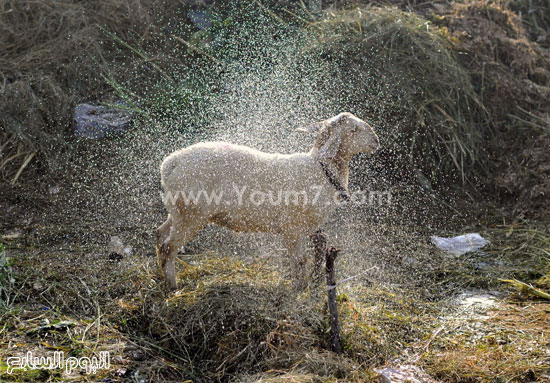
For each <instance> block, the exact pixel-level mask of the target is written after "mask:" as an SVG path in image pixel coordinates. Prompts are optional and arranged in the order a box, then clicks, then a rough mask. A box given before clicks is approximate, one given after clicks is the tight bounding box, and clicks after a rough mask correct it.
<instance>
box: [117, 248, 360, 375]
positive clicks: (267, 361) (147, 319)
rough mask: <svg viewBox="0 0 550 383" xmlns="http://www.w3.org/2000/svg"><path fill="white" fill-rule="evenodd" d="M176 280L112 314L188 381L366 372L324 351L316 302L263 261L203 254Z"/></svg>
mask: <svg viewBox="0 0 550 383" xmlns="http://www.w3.org/2000/svg"><path fill="white" fill-rule="evenodd" d="M179 278H181V282H182V286H181V290H179V291H178V292H177V293H176V294H175V295H173V296H170V297H169V298H168V299H166V297H164V296H163V293H162V291H161V290H158V289H156V288H155V289H153V290H151V288H150V286H149V287H144V288H143V289H140V291H139V292H138V293H137V294H136V295H135V296H128V297H127V298H125V299H124V300H123V301H121V308H122V309H123V312H122V313H121V314H120V315H121V316H122V317H123V318H124V323H126V329H125V331H126V332H128V333H131V334H136V336H137V337H138V338H136V339H141V342H146V343H145V344H153V343H154V344H155V347H156V348H157V349H158V350H159V351H161V352H163V353H165V354H166V355H167V357H169V358H170V359H173V360H177V361H178V363H180V365H181V366H184V368H185V369H186V371H185V375H186V376H187V377H188V378H193V379H196V378H199V379H206V380H208V381H214V380H215V381H223V380H226V379H228V378H230V377H232V378H233V379H234V378H235V377H236V376H240V377H241V378H242V379H243V380H245V381H250V380H255V379H256V377H260V376H261V377H263V378H265V377H266V375H265V372H268V376H269V374H272V375H273V377H276V376H278V375H281V373H283V371H286V372H287V374H291V375H297V376H304V375H305V376H308V375H309V376H315V377H316V378H317V379H320V378H323V379H327V378H328V377H339V378H346V379H350V380H351V379H352V378H353V379H356V380H357V381H360V377H361V376H363V375H364V374H367V373H368V370H366V369H364V370H363V371H359V369H358V365H357V364H356V363H353V362H352V361H351V360H349V359H347V358H346V357H338V356H336V355H334V354H332V353H331V352H329V351H327V350H326V349H327V347H328V341H329V336H328V332H327V328H328V327H327V323H325V319H326V318H324V316H323V314H322V312H321V310H320V309H319V307H316V304H315V302H313V301H309V300H307V299H303V298H300V297H297V296H296V294H295V293H294V292H293V291H292V288H291V286H290V283H288V282H287V281H285V280H284V279H282V278H281V277H280V276H279V275H278V273H276V272H274V271H271V270H269V269H267V268H265V266H264V265H260V264H253V265H249V266H247V265H245V264H244V263H242V262H240V261H236V260H232V259H228V258H220V257H218V256H216V255H215V254H209V255H207V256H206V257H204V258H203V257H200V258H199V259H198V260H197V261H194V262H192V263H189V264H185V265H184V270H183V272H181V273H180V275H179ZM254 374H258V375H257V376H256V377H255V375H254Z"/></svg>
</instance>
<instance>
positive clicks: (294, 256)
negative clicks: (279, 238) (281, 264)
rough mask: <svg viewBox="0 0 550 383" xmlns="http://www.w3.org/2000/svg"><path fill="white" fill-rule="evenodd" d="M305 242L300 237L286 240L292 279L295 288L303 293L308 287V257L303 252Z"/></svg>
mask: <svg viewBox="0 0 550 383" xmlns="http://www.w3.org/2000/svg"><path fill="white" fill-rule="evenodd" d="M303 244H304V241H303V240H302V239H301V238H299V237H287V238H285V245H286V248H287V249H288V256H289V258H290V277H291V279H292V283H293V285H294V288H295V289H296V290H297V291H302V290H304V289H305V288H306V286H307V280H306V264H307V256H306V254H305V253H304V251H303Z"/></svg>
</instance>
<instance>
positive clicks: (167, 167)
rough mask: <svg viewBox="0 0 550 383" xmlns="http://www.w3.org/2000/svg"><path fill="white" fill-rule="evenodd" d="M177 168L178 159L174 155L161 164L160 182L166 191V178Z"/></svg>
mask: <svg viewBox="0 0 550 383" xmlns="http://www.w3.org/2000/svg"><path fill="white" fill-rule="evenodd" d="M175 168H176V159H175V158H174V157H173V156H169V157H167V158H166V159H165V160H164V161H162V164H161V165H160V184H161V185H162V189H163V190H165V191H166V188H165V183H166V180H167V179H168V178H169V177H170V174H171V173H172V172H173V171H174V169H175Z"/></svg>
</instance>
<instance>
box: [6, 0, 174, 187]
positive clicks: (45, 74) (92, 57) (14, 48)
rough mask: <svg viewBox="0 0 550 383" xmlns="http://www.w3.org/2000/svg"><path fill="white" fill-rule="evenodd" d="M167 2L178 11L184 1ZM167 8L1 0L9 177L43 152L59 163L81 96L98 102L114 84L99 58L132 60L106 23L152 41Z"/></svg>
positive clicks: (129, 2)
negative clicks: (153, 30) (155, 24)
mask: <svg viewBox="0 0 550 383" xmlns="http://www.w3.org/2000/svg"><path fill="white" fill-rule="evenodd" d="M163 7H164V10H165V11H166V12H167V14H170V13H173V12H174V11H175V9H177V7H178V5H177V4H176V5H171V6H169V5H165V6H163ZM160 9H161V6H160V5H157V4H155V2H153V1H147V0H125V1H111V0H101V1H72V0H61V1H57V0H55V1H54V0H45V1H42V0H25V1H19V0H1V1H0V34H1V35H2V39H1V40H0V51H1V52H2V56H1V57H0V109H1V110H2V115H1V116H0V147H1V148H2V150H0V176H1V177H2V179H4V180H9V181H16V180H17V177H18V176H19V175H20V172H19V170H23V169H24V167H25V166H26V165H28V162H29V160H30V159H29V156H30V155H32V153H36V152H40V153H41V157H40V158H41V159H42V160H44V159H47V160H48V161H49V162H50V165H53V168H55V165H56V164H55V163H51V162H52V161H54V160H55V159H56V158H57V160H61V159H62V156H60V155H59V154H60V153H59V152H60V151H61V152H62V151H63V149H64V145H65V143H66V141H67V136H68V133H70V132H71V127H72V108H73V107H74V105H75V103H77V102H79V101H96V100H98V99H99V98H100V97H101V95H102V94H104V93H105V91H106V90H107V87H106V85H105V83H104V81H103V80H102V79H101V78H98V74H99V73H98V72H99V67H98V63H97V62H96V59H98V57H103V59H104V60H106V61H108V62H111V61H117V62H119V63H120V62H123V61H125V60H126V58H125V54H124V51H123V50H121V49H118V50H116V49H113V48H112V44H109V43H108V42H107V40H108V38H106V36H105V35H104V34H103V33H102V32H101V28H104V29H105V30H108V31H110V32H112V33H115V34H116V35H118V36H119V37H120V38H123V39H125V40H126V41H140V42H141V43H144V42H145V41H146V40H147V39H150V38H151V34H152V33H151V30H150V28H151V27H150V26H151V25H152V24H153V19H154V18H155V14H156V13H157V12H158V11H159V10H160ZM102 42H107V43H106V44H102ZM18 172H19V174H18Z"/></svg>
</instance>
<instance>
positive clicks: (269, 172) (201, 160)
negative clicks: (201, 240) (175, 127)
mask: <svg viewBox="0 0 550 383" xmlns="http://www.w3.org/2000/svg"><path fill="white" fill-rule="evenodd" d="M298 130H301V131H307V132H310V133H317V139H316V141H315V143H314V145H313V148H312V149H311V150H310V151H309V153H295V154H279V153H264V152H261V151H258V150H256V149H253V148H250V147H247V146H241V145H233V144H230V143H226V142H203V143H198V144H195V145H192V146H189V147H187V148H185V149H181V150H178V151H176V152H174V153H172V154H170V155H169V156H168V157H167V158H166V159H165V160H164V161H163V162H162V165H161V181H162V187H163V189H164V201H163V202H164V204H165V206H166V209H167V211H168V219H167V220H166V222H164V223H163V224H162V225H161V226H160V227H159V228H158V229H157V244H156V250H157V256H158V260H159V266H160V269H161V273H162V274H163V276H164V278H165V281H166V284H167V287H168V288H169V289H171V290H173V289H175V288H176V276H175V269H174V261H175V256H176V254H177V252H178V250H179V249H180V248H181V247H183V246H184V245H185V244H186V243H187V242H188V241H189V240H191V239H192V238H193V237H194V236H195V235H196V234H197V232H198V231H199V230H201V229H202V228H203V227H204V226H205V225H206V224H207V223H209V222H211V223H216V224H218V225H221V226H225V227H227V228H230V229H232V230H235V231H247V232H250V231H258V232H269V233H277V234H280V235H281V237H282V239H283V241H284V244H285V246H286V248H287V249H288V254H289V257H290V261H291V276H292V279H293V280H294V282H295V283H298V284H299V283H301V282H303V271H304V265H305V261H306V258H305V256H304V254H302V252H301V251H300V247H301V244H302V243H303V242H304V241H303V240H304V239H305V238H307V235H308V234H311V233H313V232H314V231H316V230H317V229H318V228H319V227H320V226H321V225H322V224H323V223H324V222H325V221H326V220H327V219H328V217H329V215H330V214H331V212H332V211H333V210H334V209H335V207H336V206H337V203H334V202H338V200H342V199H344V200H345V199H347V198H349V194H348V175H349V161H350V160H351V158H352V157H353V155H354V154H357V153H360V152H368V153H370V152H373V151H375V150H376V149H378V147H379V141H378V137H377V136H376V134H375V133H374V131H373V130H372V128H371V127H370V126H369V124H367V123H366V122H364V121H362V120H360V119H359V118H357V117H355V116H354V115H352V114H351V113H341V114H339V115H337V116H335V117H332V118H330V119H328V120H325V121H322V122H319V123H316V124H314V125H312V126H310V127H308V128H307V129H298Z"/></svg>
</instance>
